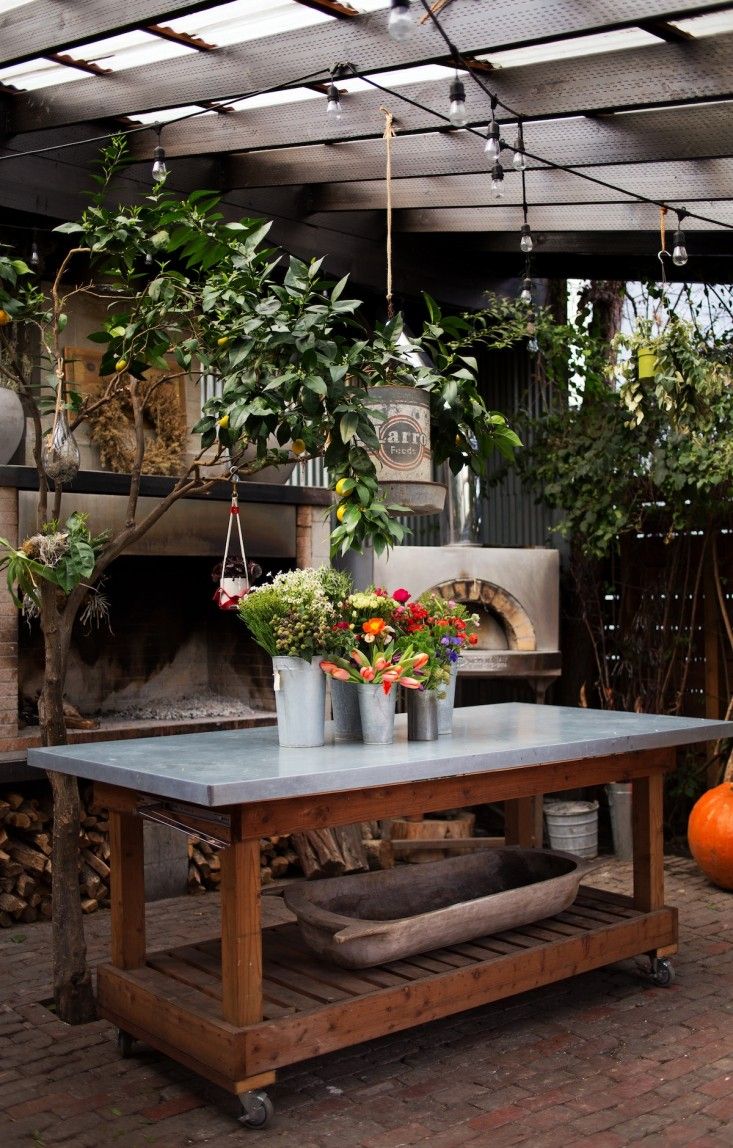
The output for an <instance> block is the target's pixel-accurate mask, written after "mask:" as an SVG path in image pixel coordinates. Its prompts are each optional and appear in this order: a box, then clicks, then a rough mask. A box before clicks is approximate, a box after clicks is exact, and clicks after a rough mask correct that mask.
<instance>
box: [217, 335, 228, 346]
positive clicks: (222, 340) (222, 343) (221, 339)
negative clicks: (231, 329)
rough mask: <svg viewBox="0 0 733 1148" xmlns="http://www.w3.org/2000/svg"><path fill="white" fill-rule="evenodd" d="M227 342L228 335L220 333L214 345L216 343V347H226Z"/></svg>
mask: <svg viewBox="0 0 733 1148" xmlns="http://www.w3.org/2000/svg"><path fill="white" fill-rule="evenodd" d="M228 342H229V336H228V335H220V336H219V338H218V339H217V340H216V345H217V347H226V345H227V343H228Z"/></svg>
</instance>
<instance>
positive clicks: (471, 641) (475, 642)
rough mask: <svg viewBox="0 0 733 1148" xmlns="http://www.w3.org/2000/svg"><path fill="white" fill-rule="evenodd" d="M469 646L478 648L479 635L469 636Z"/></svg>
mask: <svg viewBox="0 0 733 1148" xmlns="http://www.w3.org/2000/svg"><path fill="white" fill-rule="evenodd" d="M468 644H469V646H477V645H478V634H469V635H468Z"/></svg>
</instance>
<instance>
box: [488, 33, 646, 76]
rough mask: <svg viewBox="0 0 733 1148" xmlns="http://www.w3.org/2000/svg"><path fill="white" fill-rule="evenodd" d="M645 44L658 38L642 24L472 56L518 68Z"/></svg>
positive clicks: (494, 63) (644, 45) (498, 64)
mask: <svg viewBox="0 0 733 1148" xmlns="http://www.w3.org/2000/svg"><path fill="white" fill-rule="evenodd" d="M649 44H659V38H658V37H657V36H653V35H652V34H651V32H645V31H644V30H643V29H642V28H623V29H621V30H620V31H618V32H599V33H598V34H596V35H594V36H575V37H574V38H572V39H569V40H551V41H550V42H549V43H548V44H531V45H529V46H528V47H526V48H511V49H508V50H507V51H505V52H487V53H485V54H484V55H481V56H477V57H476V58H477V59H479V60H488V61H489V62H490V63H491V64H493V65H494V66H495V67H497V68H521V67H524V66H525V65H528V64H544V63H547V62H548V61H550V60H560V59H571V58H573V57H576V56H593V55H596V54H598V53H599V52H621V51H624V50H628V49H629V48H643V47H646V46H647V45H649Z"/></svg>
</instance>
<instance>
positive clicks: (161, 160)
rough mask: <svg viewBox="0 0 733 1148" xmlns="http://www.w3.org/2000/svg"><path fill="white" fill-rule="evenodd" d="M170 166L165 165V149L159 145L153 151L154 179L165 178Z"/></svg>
mask: <svg viewBox="0 0 733 1148" xmlns="http://www.w3.org/2000/svg"><path fill="white" fill-rule="evenodd" d="M167 174H168V168H167V167H166V166H165V151H164V150H163V148H162V147H160V146H158V147H156V148H155V149H154V151H153V179H154V180H160V179H165V177H166V176H167Z"/></svg>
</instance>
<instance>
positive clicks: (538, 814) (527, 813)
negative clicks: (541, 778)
mask: <svg viewBox="0 0 733 1148" xmlns="http://www.w3.org/2000/svg"><path fill="white" fill-rule="evenodd" d="M504 838H505V841H506V844H507V845H522V846H523V847H524V848H525V849H541V848H542V797H541V796H538V797H516V798H514V799H513V800H511V801H505V802H504Z"/></svg>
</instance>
